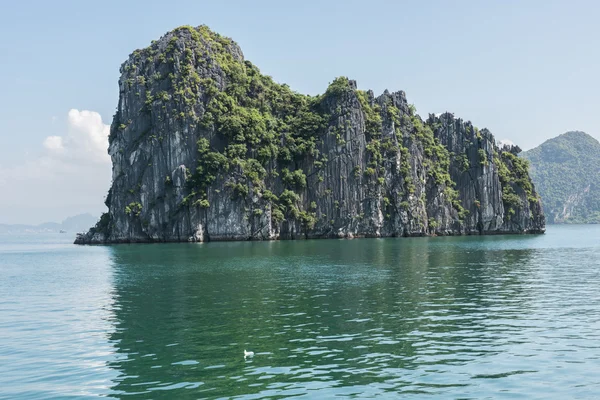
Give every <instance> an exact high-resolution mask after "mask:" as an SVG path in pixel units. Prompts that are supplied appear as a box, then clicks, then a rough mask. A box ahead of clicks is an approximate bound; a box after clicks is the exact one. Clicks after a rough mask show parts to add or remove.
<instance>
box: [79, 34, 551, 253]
mask: <svg viewBox="0 0 600 400" xmlns="http://www.w3.org/2000/svg"><path fill="white" fill-rule="evenodd" d="M121 72H122V75H121V79H120V81H119V88H120V96H119V105H118V110H117V113H116V115H115V117H114V120H113V123H112V126H111V135H110V148H109V153H110V155H111V157H112V161H113V184H112V187H111V189H110V192H109V194H108V196H107V199H106V204H107V206H108V208H109V212H108V213H106V214H105V215H103V217H102V218H101V220H100V222H99V223H98V224H97V226H96V227H94V228H92V229H91V230H90V232H88V233H87V234H85V235H80V236H79V237H78V239H77V241H76V243H117V242H150V241H209V240H249V239H256V240H261V239H267V240H272V239H295V238H335V237H363V236H366V237H386V236H424V235H458V234H492V233H541V232H543V231H544V229H545V228H544V226H545V225H544V215H543V212H542V210H541V206H540V200H539V197H538V195H537V194H536V192H535V190H534V188H533V185H532V184H531V180H530V179H529V176H528V173H527V166H526V163H524V162H523V160H521V159H519V158H517V157H516V156H515V155H514V154H512V153H511V152H510V151H501V150H500V149H499V148H498V147H497V146H496V144H495V141H494V138H493V136H492V135H491V134H490V132H488V131H487V130H485V129H483V130H481V131H480V130H478V129H477V128H475V127H474V126H473V125H472V124H471V123H470V122H464V121H462V120H461V119H457V118H455V117H454V116H453V115H452V114H448V113H447V114H443V115H441V116H433V115H430V116H429V118H428V119H427V120H426V121H423V120H422V119H421V118H420V117H419V116H418V115H417V114H416V113H415V110H414V108H413V107H412V106H410V105H409V104H408V103H407V101H406V97H405V94H404V92H395V93H389V92H387V91H386V92H384V93H383V94H382V95H380V96H378V97H375V96H374V94H373V93H372V92H371V91H362V90H358V89H357V86H356V83H355V82H354V81H351V80H348V79H347V78H337V79H336V80H335V81H334V82H333V83H332V84H331V85H330V86H329V88H327V90H326V92H325V93H324V94H323V95H321V96H316V97H311V96H305V95H300V94H298V93H295V92H293V91H291V90H290V89H289V87H287V86H286V85H280V84H277V83H275V82H274V81H273V80H272V79H271V78H270V77H266V76H264V75H262V74H261V73H260V72H259V70H258V69H257V68H256V67H255V66H254V65H252V64H251V63H250V62H248V61H245V60H244V58H243V55H242V52H241V50H240V49H239V47H238V46H237V44H235V43H234V42H233V41H231V40H230V39H227V38H224V37H222V36H220V35H218V34H215V33H213V32H211V31H210V30H209V29H208V28H207V27H204V26H201V27H198V28H191V27H181V28H178V29H176V30H174V31H173V32H170V33H168V34H166V35H165V36H163V37H162V38H161V39H160V40H158V41H156V42H153V44H152V45H151V46H150V47H148V48H146V49H144V50H138V51H135V52H134V53H133V54H132V55H131V56H130V57H129V59H128V60H127V61H126V62H125V63H124V64H123V65H122V68H121Z"/></svg>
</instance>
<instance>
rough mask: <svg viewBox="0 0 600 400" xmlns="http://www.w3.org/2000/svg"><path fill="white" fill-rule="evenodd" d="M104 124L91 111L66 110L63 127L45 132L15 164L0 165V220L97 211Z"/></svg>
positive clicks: (106, 163) (105, 184) (103, 185)
mask: <svg viewBox="0 0 600 400" xmlns="http://www.w3.org/2000/svg"><path fill="white" fill-rule="evenodd" d="M109 130H110V129H109V126H108V125H106V124H104V122H103V121H102V117H101V116H100V114H98V113H97V112H94V111H86V110H83V111H79V110H75V109H73V110H70V111H69V112H68V115H67V124H66V132H65V134H64V135H62V136H48V137H47V138H46V139H45V140H44V141H43V142H42V143H41V144H40V153H39V155H38V156H37V157H35V158H33V159H32V160H30V161H27V162H23V164H21V165H12V166H7V165H0V193H2V196H0V223H3V222H7V223H16V222H23V223H34V222H43V221H52V220H60V219H62V218H64V217H66V216H69V215H74V214H78V213H81V212H92V213H95V214H98V213H99V212H100V211H102V210H103V209H105V207H104V204H103V200H104V196H105V195H106V193H107V192H108V188H109V186H110V176H111V164H110V157H109V155H108V152H107V149H108V134H109Z"/></svg>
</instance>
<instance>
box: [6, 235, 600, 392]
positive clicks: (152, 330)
mask: <svg viewBox="0 0 600 400" xmlns="http://www.w3.org/2000/svg"><path fill="white" fill-rule="evenodd" d="M69 239H70V238H65V237H64V235H63V236H59V235H46V236H40V235H34V236H27V237H8V236H0V272H1V273H2V279H1V280H0V398H7V399H51V398H52V399H53V398H88V397H97V396H104V397H112V398H127V399H136V398H139V399H147V398H151V399H163V398H164V399H170V398H177V399H188V398H189V399H197V398H240V399H257V398H287V397H296V396H297V397H299V398H319V399H327V398H334V397H348V398H386V397H388V398H396V397H398V396H399V395H400V394H401V395H404V397H407V398H422V397H432V398H461V399H467V398H472V399H483V398H494V399H495V398H511V399H514V398H527V399H530V398H543V399H548V398H556V399H564V398H596V397H597V396H598V393H600V226H551V227H550V228H549V229H548V233H547V234H546V235H543V236H495V237H457V238H414V239H381V240H379V239H364V240H321V241H318V240H317V241H297V242H286V241H282V242H244V243H208V244H167V245H120V246H107V247H78V246H73V245H71V244H69V243H67V242H68V240H69ZM244 349H247V350H252V351H254V352H255V356H254V357H253V358H246V359H244V357H243V351H244Z"/></svg>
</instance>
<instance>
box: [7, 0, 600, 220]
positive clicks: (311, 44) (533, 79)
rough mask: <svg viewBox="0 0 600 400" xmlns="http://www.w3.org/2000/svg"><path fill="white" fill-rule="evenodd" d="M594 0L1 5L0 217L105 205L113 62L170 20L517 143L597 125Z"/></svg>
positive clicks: (277, 67)
mask: <svg viewBox="0 0 600 400" xmlns="http://www.w3.org/2000/svg"><path fill="white" fill-rule="evenodd" d="M115 10H119V12H118V13H116V12H115ZM599 11H600V4H598V3H596V2H593V1H575V2H569V3H566V2H559V1H543V2H542V1H529V2H527V3H522V2H518V1H492V2H485V3H483V2H477V1H466V0H465V1H460V2H456V3H447V2H443V1H430V2H428V3H427V4H423V3H417V2H405V3H396V2H391V1H374V2H371V3H369V4H368V5H367V4H364V3H362V2H358V1H347V2H327V3H325V2H315V1H307V2H303V3H302V4H281V3H279V2H274V1H260V2H256V3H252V4H249V3H245V2H241V1H239V2H219V3H216V2H214V3H205V4H201V3H198V2H192V1H177V2H174V3H171V4H170V5H169V6H168V7H165V5H164V3H162V2H158V1H145V2H138V1H132V2H128V3H126V4H122V3H120V2H116V1H114V0H110V1H106V2H103V3H102V5H101V6H98V5H92V4H88V3H75V2H73V1H57V2H52V3H45V2H42V1H27V2H20V3H13V4H10V5H6V6H5V7H4V12H3V14H2V15H1V16H0V22H1V23H0V33H2V36H3V37H4V38H10V39H9V40H5V41H3V42H2V43H0V49H1V50H2V51H3V53H4V55H5V62H4V63H3V64H2V65H0V72H1V74H0V76H1V78H0V79H1V82H2V84H3V88H4V91H3V93H4V96H3V97H2V98H1V99H0V105H1V107H0V133H2V138H3V139H4V146H2V148H1V149H0V190H1V191H2V193H3V196H2V197H1V199H2V200H0V210H1V211H0V223H5V224H12V223H24V224H39V223H42V222H47V221H61V220H63V219H65V218H66V217H68V216H71V215H76V214H81V213H86V212H89V213H92V214H94V215H99V214H100V213H101V212H103V211H105V206H104V204H103V201H104V197H105V195H106V193H107V191H108V187H109V185H110V176H111V163H110V158H109V156H108V154H107V151H106V147H107V143H108V142H107V135H108V131H109V124H110V122H111V119H112V115H113V113H114V110H115V107H116V105H117V101H118V85H117V82H118V79H119V67H120V65H121V63H122V62H123V61H125V60H126V58H127V56H128V55H129V54H130V53H131V52H133V50H135V49H137V48H142V47H146V46H148V45H149V44H150V42H151V41H152V40H155V39H158V38H159V37H160V36H162V35H163V34H165V33H166V32H167V31H169V30H172V29H174V28H176V27H177V26H181V25H188V24H189V25H194V26H197V25H201V24H206V25H208V26H209V27H210V28H211V29H213V30H215V31H217V32H219V33H221V34H223V35H225V36H228V37H231V38H232V39H234V40H235V41H237V42H238V44H239V45H240V47H241V48H242V50H243V52H244V55H245V57H246V58H247V59H249V60H251V61H252V62H253V63H254V64H255V65H257V66H258V67H259V68H260V69H261V70H262V71H263V72H264V73H266V74H269V75H272V76H273V78H274V79H275V80H276V81H278V82H282V83H287V84H289V85H290V87H291V88H292V89H294V90H296V91H298V92H302V93H308V94H318V93H322V92H323V91H324V90H325V89H326V87H327V85H328V83H329V82H331V81H332V80H333V79H334V78H335V77H337V76H348V77H349V78H350V79H354V80H356V81H357V83H358V86H359V88H362V89H372V90H373V91H374V92H375V93H376V94H379V93H382V92H383V91H384V90H385V89H388V90H390V91H396V90H404V91H405V92H406V95H407V99H408V102H409V103H413V104H415V106H416V108H417V110H418V113H419V114H421V115H422V116H426V115H427V114H428V113H440V112H445V111H449V112H453V113H454V114H455V115H456V116H457V117H460V118H463V119H465V120H471V121H472V122H473V123H474V124H475V125H476V126H478V127H481V128H483V127H487V128H488V129H490V131H492V133H493V134H494V136H495V137H496V139H497V140H510V141H512V142H514V143H515V144H518V145H519V146H520V147H521V148H523V149H524V150H528V149H530V148H532V147H535V146H537V145H539V144H541V143H542V142H544V141H545V140H547V139H550V138H552V137H556V136H558V135H560V134H562V133H565V132H566V131H574V130H579V131H584V132H586V133H588V134H590V135H591V136H593V137H595V138H596V139H599V138H600V116H599V115H598V114H597V113H596V112H595V110H596V109H597V108H598V107H599V106H600V99H599V98H598V96H597V93H598V89H600V76H599V75H598V74H597V70H598V69H599V67H600V55H598V54H597V52H594V51H590V49H593V48H595V46H596V43H595V39H596V38H597V37H598V34H599V33H600V28H599V27H598V26H597V24H596V21H595V16H596V15H598V12H599ZM23 29H26V30H27V34H16V35H15V32H21V31H22V30H23Z"/></svg>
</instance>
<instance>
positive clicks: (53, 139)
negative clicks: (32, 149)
mask: <svg viewBox="0 0 600 400" xmlns="http://www.w3.org/2000/svg"><path fill="white" fill-rule="evenodd" d="M44 147H45V148H47V149H48V150H63V149H64V146H63V142H62V137H60V136H48V137H47V138H46V140H44Z"/></svg>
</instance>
